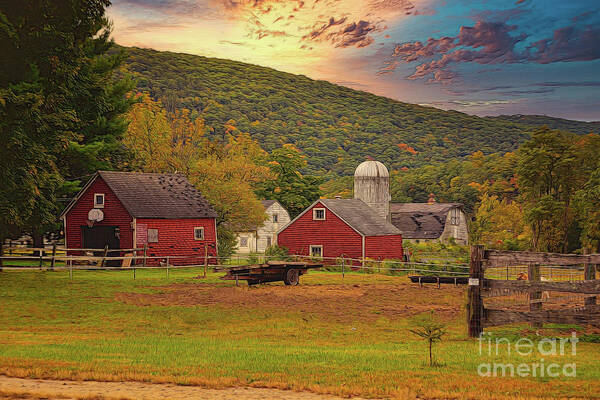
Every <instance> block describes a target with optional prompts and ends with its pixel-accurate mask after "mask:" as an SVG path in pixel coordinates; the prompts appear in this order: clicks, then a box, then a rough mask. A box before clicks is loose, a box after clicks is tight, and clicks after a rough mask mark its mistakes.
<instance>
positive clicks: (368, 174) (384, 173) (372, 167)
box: [354, 160, 390, 178]
mask: <svg viewBox="0 0 600 400" xmlns="http://www.w3.org/2000/svg"><path fill="white" fill-rule="evenodd" d="M389 176H390V173H389V172H388V169H387V168H386V167H385V165H383V163H380V162H379V161H375V160H369V161H364V162H362V163H360V165H359V166H358V167H356V171H354V177H355V178H359V177H360V178H379V177H381V178H386V177H387V178H389Z"/></svg>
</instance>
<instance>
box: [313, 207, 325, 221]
mask: <svg viewBox="0 0 600 400" xmlns="http://www.w3.org/2000/svg"><path fill="white" fill-rule="evenodd" d="M317 211H323V218H317ZM326 214H327V213H326V212H325V208H313V221H325V216H326Z"/></svg>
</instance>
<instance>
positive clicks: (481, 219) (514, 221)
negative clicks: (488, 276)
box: [470, 194, 531, 250]
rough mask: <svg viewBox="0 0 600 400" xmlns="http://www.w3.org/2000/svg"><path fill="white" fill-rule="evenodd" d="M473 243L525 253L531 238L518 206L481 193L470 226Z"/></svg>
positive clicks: (506, 200) (513, 202)
mask: <svg viewBox="0 0 600 400" xmlns="http://www.w3.org/2000/svg"><path fill="white" fill-rule="evenodd" d="M470 236H471V239H470V240H471V242H472V243H479V244H485V245H486V246H487V247H490V248H495V249H506V250H525V249H526V248H527V247H528V245H529V241H530V239H531V233H530V230H529V225H528V224H527V223H526V222H525V220H524V217H523V210H522V208H521V205H520V204H519V203H517V202H515V201H511V200H509V199H506V198H505V199H499V198H498V196H496V195H491V196H489V195H487V194H483V195H482V197H481V203H480V204H479V207H478V208H477V212H476V213H475V220H474V222H473V223H472V224H471V226H470Z"/></svg>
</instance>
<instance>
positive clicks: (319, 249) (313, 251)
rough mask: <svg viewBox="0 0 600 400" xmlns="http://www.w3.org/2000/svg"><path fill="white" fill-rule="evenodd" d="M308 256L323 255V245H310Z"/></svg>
mask: <svg viewBox="0 0 600 400" xmlns="http://www.w3.org/2000/svg"><path fill="white" fill-rule="evenodd" d="M310 256H311V257H323V246H321V245H314V244H313V245H311V246H310Z"/></svg>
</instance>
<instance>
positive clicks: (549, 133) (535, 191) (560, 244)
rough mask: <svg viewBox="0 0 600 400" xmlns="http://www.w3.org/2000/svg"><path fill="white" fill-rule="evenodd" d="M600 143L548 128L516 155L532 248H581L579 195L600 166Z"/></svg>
mask: <svg viewBox="0 0 600 400" xmlns="http://www.w3.org/2000/svg"><path fill="white" fill-rule="evenodd" d="M599 151H600V139H599V138H598V137H597V135H587V136H577V135H575V134H572V133H569V132H562V131H556V130H550V129H548V128H546V127H544V128H540V129H539V130H537V131H535V132H534V133H533V135H532V137H531V140H529V141H527V142H525V143H524V144H523V145H522V146H521V147H520V148H519V151H518V165H517V174H518V184H519V189H520V191H521V201H522V203H523V205H524V211H525V219H526V221H527V222H528V223H529V224H530V226H531V234H532V247H533V248H534V249H535V250H538V251H551V252H569V251H572V250H575V249H577V248H578V247H579V234H578V230H579V228H578V226H577V215H576V210H575V207H574V200H575V195H576V193H577V192H578V191H579V190H581V188H582V187H583V186H584V185H585V183H586V182H587V181H588V179H589V176H590V174H591V173H592V171H593V169H594V168H595V167H596V165H597V154H598V152H599Z"/></svg>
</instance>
